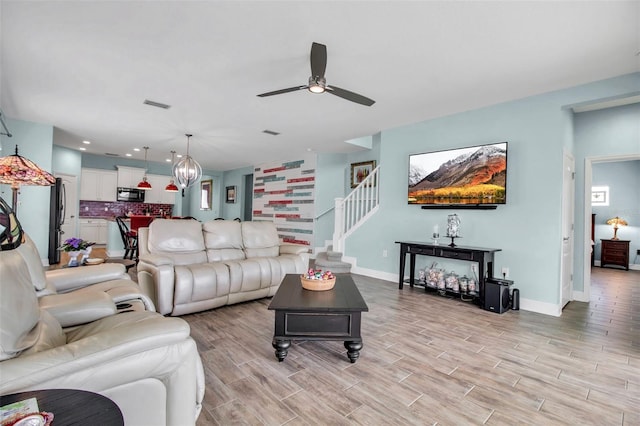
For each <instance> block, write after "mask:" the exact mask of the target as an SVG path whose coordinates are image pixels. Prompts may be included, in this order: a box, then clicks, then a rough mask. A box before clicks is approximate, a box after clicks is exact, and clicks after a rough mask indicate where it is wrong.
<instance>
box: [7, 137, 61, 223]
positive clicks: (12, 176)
mask: <svg viewBox="0 0 640 426" xmlns="http://www.w3.org/2000/svg"><path fill="white" fill-rule="evenodd" d="M0 183H2V184H5V185H11V190H12V191H13V200H12V201H13V206H12V208H13V211H14V213H16V214H17V210H18V190H19V189H20V186H21V185H36V186H51V185H53V184H55V183H56V178H55V177H54V176H53V175H52V174H51V173H49V172H46V171H44V170H42V169H41V168H40V167H38V166H37V165H36V164H35V163H34V162H33V161H31V160H29V159H27V158H24V157H23V156H21V155H18V145H16V153H15V154H14V155H7V156H6V157H2V158H0Z"/></svg>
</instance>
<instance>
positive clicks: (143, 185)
mask: <svg viewBox="0 0 640 426" xmlns="http://www.w3.org/2000/svg"><path fill="white" fill-rule="evenodd" d="M143 148H144V176H142V180H141V181H140V183H139V184H138V189H144V190H145V191H148V190H150V189H151V184H150V183H149V182H147V169H148V166H147V151H148V150H149V147H148V146H144V147H143Z"/></svg>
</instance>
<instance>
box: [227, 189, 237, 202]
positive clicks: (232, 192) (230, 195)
mask: <svg viewBox="0 0 640 426" xmlns="http://www.w3.org/2000/svg"><path fill="white" fill-rule="evenodd" d="M226 201H227V203H235V202H236V187H235V185H234V186H227V198H226Z"/></svg>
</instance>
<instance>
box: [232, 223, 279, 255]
mask: <svg viewBox="0 0 640 426" xmlns="http://www.w3.org/2000/svg"><path fill="white" fill-rule="evenodd" d="M241 225H242V243H243V245H244V248H245V254H246V256H247V259H249V258H252V257H276V256H278V255H279V254H280V249H279V246H280V238H279V237H278V230H277V229H276V225H275V223H273V222H266V221H265V222H242V224H241Z"/></svg>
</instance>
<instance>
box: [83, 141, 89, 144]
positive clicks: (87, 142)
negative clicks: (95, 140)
mask: <svg viewBox="0 0 640 426" xmlns="http://www.w3.org/2000/svg"><path fill="white" fill-rule="evenodd" d="M82 143H83V144H85V145H90V144H91V142H89V141H82Z"/></svg>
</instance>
